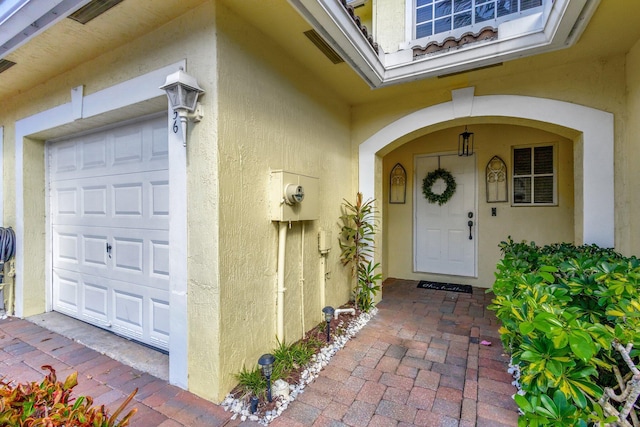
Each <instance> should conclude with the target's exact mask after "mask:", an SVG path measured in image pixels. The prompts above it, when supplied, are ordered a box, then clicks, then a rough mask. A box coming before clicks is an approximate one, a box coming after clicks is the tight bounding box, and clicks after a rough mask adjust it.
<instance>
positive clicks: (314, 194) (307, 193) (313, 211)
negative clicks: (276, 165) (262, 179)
mask: <svg viewBox="0 0 640 427" xmlns="http://www.w3.org/2000/svg"><path fill="white" fill-rule="evenodd" d="M319 181H320V180H319V179H318V178H314V177H311V176H306V175H300V174H297V173H291V172H286V171H272V172H271V182H270V183H269V187H270V193H271V196H270V205H271V212H270V216H271V221H312V220H316V219H318V216H319V213H318V212H319V206H320V201H319V200H318V197H319V195H320V191H319Z"/></svg>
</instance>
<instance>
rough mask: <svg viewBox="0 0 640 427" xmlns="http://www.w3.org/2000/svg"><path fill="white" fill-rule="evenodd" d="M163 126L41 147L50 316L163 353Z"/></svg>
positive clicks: (151, 123)
mask: <svg viewBox="0 0 640 427" xmlns="http://www.w3.org/2000/svg"><path fill="white" fill-rule="evenodd" d="M167 138H168V136H167V119H166V117H161V118H159V119H151V120H146V121H144V122H140V123H135V124H128V125H124V126H121V127H118V128H115V129H110V130H104V131H100V132H96V133H93V134H89V135H83V136H80V137H75V138H71V139H69V140H65V141H61V142H56V143H52V144H50V145H49V171H50V172H49V174H50V178H49V180H50V198H51V205H50V206H51V207H50V211H51V229H52V232H51V236H52V244H51V247H52V267H53V275H52V276H53V301H52V303H53V309H54V310H56V311H59V312H61V313H65V314H67V315H70V316H73V317H76V318H78V319H80V320H83V321H85V322H88V323H91V324H94V325H97V326H100V327H103V328H105V329H109V330H112V331H113V332H116V333H117V334H119V335H123V336H126V337H129V338H133V339H135V340H138V341H141V342H144V343H146V344H150V345H152V346H154V347H158V348H162V349H168V348H169V176H168V150H167V148H168V146H167Z"/></svg>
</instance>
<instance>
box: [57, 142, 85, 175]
mask: <svg viewBox="0 0 640 427" xmlns="http://www.w3.org/2000/svg"><path fill="white" fill-rule="evenodd" d="M55 153H56V155H55V158H54V159H53V161H52V162H51V170H52V172H53V173H55V174H57V175H62V174H65V173H72V172H76V171H78V170H79V169H80V162H79V160H78V153H77V148H76V143H75V142H74V141H66V142H60V143H58V144H56V148H55Z"/></svg>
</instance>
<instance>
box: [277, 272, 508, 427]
mask: <svg viewBox="0 0 640 427" xmlns="http://www.w3.org/2000/svg"><path fill="white" fill-rule="evenodd" d="M416 286H417V282H416V281H410V280H389V281H387V282H386V283H385V287H384V290H383V292H384V293H383V294H384V299H383V301H382V302H381V303H380V304H379V305H378V310H379V312H378V314H377V315H376V316H375V317H374V318H373V319H372V320H371V321H370V322H369V323H368V324H367V326H365V327H364V328H363V329H362V330H361V331H360V332H359V333H358V334H357V335H356V336H355V337H354V338H353V339H351V340H350V341H349V342H348V343H347V345H346V346H345V348H343V349H342V350H340V351H339V352H338V353H337V354H336V355H335V356H334V357H333V359H332V360H331V363H330V365H329V366H328V367H327V368H325V369H324V370H323V371H322V372H321V374H320V376H319V377H318V379H317V380H316V381H315V382H314V383H313V384H311V385H310V386H308V387H307V388H306V390H305V392H304V393H303V394H302V395H300V397H298V399H297V400H296V401H295V402H293V403H292V404H291V405H290V406H289V408H288V409H287V410H286V411H285V412H284V413H283V415H281V416H280V417H278V418H277V419H276V420H275V421H274V422H272V423H271V424H270V425H271V426H273V427H278V426H309V425H313V426H343V425H346V426H428V427H439V426H443V427H444V426H447V427H449V426H451V427H473V426H478V427H503V426H516V425H517V420H518V414H517V407H516V405H515V403H514V402H513V399H512V398H511V396H512V395H513V394H514V393H515V392H516V389H515V387H514V386H512V385H511V381H512V380H513V378H511V376H510V375H509V374H508V373H507V368H508V361H509V357H508V356H506V355H505V354H504V353H503V348H502V344H501V343H500V340H499V335H498V332H497V330H498V327H499V326H498V322H497V319H496V318H495V316H494V315H493V313H492V312H490V311H488V310H486V306H487V304H489V302H490V300H491V294H485V291H484V289H476V288H474V289H473V294H464V293H457V292H446V291H436V290H428V289H419V288H417V287H416ZM482 340H486V341H490V342H491V343H492V345H491V346H484V345H480V342H481V341H482Z"/></svg>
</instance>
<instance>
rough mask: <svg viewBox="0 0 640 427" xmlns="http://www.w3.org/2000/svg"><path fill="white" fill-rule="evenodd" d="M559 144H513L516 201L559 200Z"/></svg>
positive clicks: (518, 202) (553, 201) (525, 202)
mask: <svg viewBox="0 0 640 427" xmlns="http://www.w3.org/2000/svg"><path fill="white" fill-rule="evenodd" d="M554 152H555V146H554V145H537V146H533V147H514V148H513V187H512V188H513V204H514V205H554V204H556V168H555V163H554V158H555V155H554Z"/></svg>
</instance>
